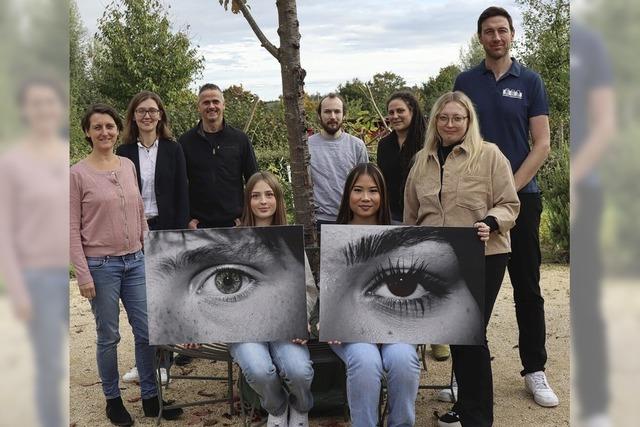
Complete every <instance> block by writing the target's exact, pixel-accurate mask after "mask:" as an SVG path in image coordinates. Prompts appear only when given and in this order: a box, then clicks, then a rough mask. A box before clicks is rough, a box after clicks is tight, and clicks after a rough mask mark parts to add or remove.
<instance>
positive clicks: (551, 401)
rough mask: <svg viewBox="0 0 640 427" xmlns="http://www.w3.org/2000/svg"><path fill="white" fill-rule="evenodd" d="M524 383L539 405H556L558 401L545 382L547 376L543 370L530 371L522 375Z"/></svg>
mask: <svg viewBox="0 0 640 427" xmlns="http://www.w3.org/2000/svg"><path fill="white" fill-rule="evenodd" d="M524 385H525V387H526V389H527V390H528V391H529V393H531V394H533V400H534V401H535V402H536V403H537V404H538V405H540V406H545V407H553V406H558V404H559V403H560V401H559V400H558V396H556V394H555V393H554V392H553V390H552V389H551V387H549V384H548V383H547V376H546V375H545V374H544V372H543V371H537V372H532V373H530V374H526V375H525V376H524Z"/></svg>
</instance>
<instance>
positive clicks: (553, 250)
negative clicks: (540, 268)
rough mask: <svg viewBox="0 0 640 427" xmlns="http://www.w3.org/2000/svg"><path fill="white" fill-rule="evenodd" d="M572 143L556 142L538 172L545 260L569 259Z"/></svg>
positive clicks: (541, 236) (560, 260)
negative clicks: (542, 205)
mask: <svg viewBox="0 0 640 427" xmlns="http://www.w3.org/2000/svg"><path fill="white" fill-rule="evenodd" d="M568 171H569V144H568V143H567V142H563V143H559V144H557V147H556V148H554V150H552V151H551V154H550V156H549V158H548V159H547V162H546V163H545V164H544V166H543V167H542V169H541V170H540V172H538V182H539V184H540V187H541V188H542V193H543V195H544V199H543V200H544V214H543V220H542V226H541V230H540V240H541V247H542V249H543V254H544V258H545V260H546V261H553V262H568V261H569V242H570V238H569V174H568Z"/></svg>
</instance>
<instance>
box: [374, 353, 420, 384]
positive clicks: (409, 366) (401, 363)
mask: <svg viewBox="0 0 640 427" xmlns="http://www.w3.org/2000/svg"><path fill="white" fill-rule="evenodd" d="M382 362H383V365H384V370H385V372H387V373H394V375H401V376H403V377H407V378H410V377H414V376H416V375H420V360H419V359H418V354H417V353H416V350H415V349H412V348H410V347H403V348H401V349H395V350H394V351H388V352H385V353H384V359H383V361H382Z"/></svg>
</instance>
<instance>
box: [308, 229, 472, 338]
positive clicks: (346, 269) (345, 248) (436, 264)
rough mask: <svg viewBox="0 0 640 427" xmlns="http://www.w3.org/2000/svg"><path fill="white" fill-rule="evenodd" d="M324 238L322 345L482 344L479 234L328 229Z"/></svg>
mask: <svg viewBox="0 0 640 427" xmlns="http://www.w3.org/2000/svg"><path fill="white" fill-rule="evenodd" d="M321 239H322V246H321V261H320V325H321V327H320V340H321V341H342V342H370V343H393V342H405V343H411V344H421V343H438V344H481V343H482V341H483V339H484V331H483V313H482V307H483V301H484V244H483V243H482V242H481V241H480V240H479V239H478V236H477V231H476V230H475V229H473V228H450V227H437V228H436V227H421V226H378V225H375V226H368V225H367V226H360V225H323V227H322V238H321Z"/></svg>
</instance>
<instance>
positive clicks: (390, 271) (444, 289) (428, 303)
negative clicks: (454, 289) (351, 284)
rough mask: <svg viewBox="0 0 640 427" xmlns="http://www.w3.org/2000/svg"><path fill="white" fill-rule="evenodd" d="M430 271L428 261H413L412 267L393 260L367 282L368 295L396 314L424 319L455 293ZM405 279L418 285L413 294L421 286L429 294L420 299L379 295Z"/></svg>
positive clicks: (389, 260) (366, 292)
mask: <svg viewBox="0 0 640 427" xmlns="http://www.w3.org/2000/svg"><path fill="white" fill-rule="evenodd" d="M427 268H428V265H425V263H424V261H419V260H413V259H412V260H411V263H410V264H409V265H408V266H405V263H404V260H401V259H398V260H397V261H396V263H395V265H394V263H393V262H392V261H391V259H390V258H389V259H388V265H387V266H383V265H379V266H377V267H376V272H375V274H374V276H373V277H372V278H371V279H370V280H369V281H368V282H367V283H368V284H367V286H366V288H365V292H364V294H365V296H366V297H369V298H372V299H373V300H374V301H375V302H376V303H377V304H379V305H380V306H382V308H383V309H385V310H388V311H391V312H392V314H400V315H403V316H415V317H422V316H424V313H425V312H426V311H427V310H430V309H431V307H432V304H434V303H436V302H438V301H440V300H441V299H444V298H447V296H448V295H449V294H450V293H451V290H450V289H449V287H448V285H447V283H446V282H444V281H443V280H442V279H440V278H438V277H436V276H434V275H433V274H431V273H429V271H428V269H427ZM405 278H408V281H409V282H411V281H414V282H417V283H416V288H415V289H414V290H413V291H412V293H413V292H415V290H416V289H417V288H418V286H420V287H421V288H422V289H423V290H424V291H425V294H424V295H421V296H419V297H417V298H406V297H399V298H389V297H385V296H380V295H377V294H376V292H377V291H378V290H380V288H382V287H383V286H386V288H387V289H389V285H390V284H391V283H392V282H393V281H397V280H399V279H400V280H402V279H405ZM389 292H391V291H389ZM391 293H393V292H391Z"/></svg>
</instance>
